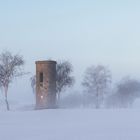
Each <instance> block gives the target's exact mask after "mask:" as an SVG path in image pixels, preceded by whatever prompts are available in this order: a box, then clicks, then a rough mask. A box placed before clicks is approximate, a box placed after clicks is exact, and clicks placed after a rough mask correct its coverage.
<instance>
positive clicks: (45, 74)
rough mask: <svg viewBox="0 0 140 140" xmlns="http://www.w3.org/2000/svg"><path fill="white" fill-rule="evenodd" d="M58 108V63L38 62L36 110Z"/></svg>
mask: <svg viewBox="0 0 140 140" xmlns="http://www.w3.org/2000/svg"><path fill="white" fill-rule="evenodd" d="M55 107H56V61H36V108H37V109H44V108H55Z"/></svg>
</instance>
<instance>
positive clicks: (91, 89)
mask: <svg viewBox="0 0 140 140" xmlns="http://www.w3.org/2000/svg"><path fill="white" fill-rule="evenodd" d="M110 83H111V73H110V71H109V70H108V69H107V68H106V67H105V66H102V65H98V66H91V67H89V68H88V69H87V70H86V72H85V77H84V80H83V82H82V85H83V86H84V87H85V89H86V92H87V93H89V94H90V95H91V96H92V97H93V98H94V100H95V105H96V108H100V104H101V100H103V97H104V94H105V93H106V91H107V88H108V86H109V84H110Z"/></svg>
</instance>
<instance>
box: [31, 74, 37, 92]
mask: <svg viewBox="0 0 140 140" xmlns="http://www.w3.org/2000/svg"><path fill="white" fill-rule="evenodd" d="M30 82H31V87H32V90H33V93H35V88H36V76H35V75H34V76H32V77H31V78H30Z"/></svg>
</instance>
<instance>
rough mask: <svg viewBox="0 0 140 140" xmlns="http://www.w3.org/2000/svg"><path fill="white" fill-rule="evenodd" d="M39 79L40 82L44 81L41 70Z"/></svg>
mask: <svg viewBox="0 0 140 140" xmlns="http://www.w3.org/2000/svg"><path fill="white" fill-rule="evenodd" d="M39 81H40V83H43V72H41V73H40V75H39Z"/></svg>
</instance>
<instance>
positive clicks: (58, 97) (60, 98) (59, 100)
mask: <svg viewBox="0 0 140 140" xmlns="http://www.w3.org/2000/svg"><path fill="white" fill-rule="evenodd" d="M60 99H61V97H60V92H58V103H59V102H60Z"/></svg>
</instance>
